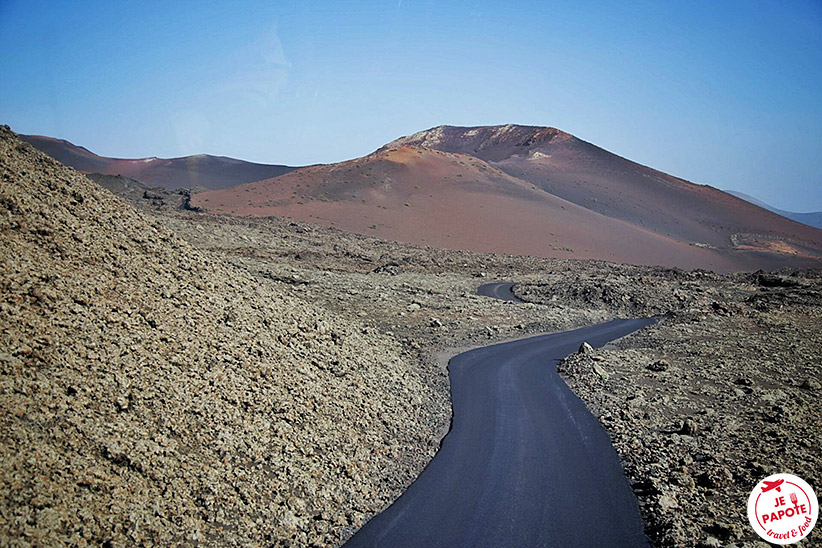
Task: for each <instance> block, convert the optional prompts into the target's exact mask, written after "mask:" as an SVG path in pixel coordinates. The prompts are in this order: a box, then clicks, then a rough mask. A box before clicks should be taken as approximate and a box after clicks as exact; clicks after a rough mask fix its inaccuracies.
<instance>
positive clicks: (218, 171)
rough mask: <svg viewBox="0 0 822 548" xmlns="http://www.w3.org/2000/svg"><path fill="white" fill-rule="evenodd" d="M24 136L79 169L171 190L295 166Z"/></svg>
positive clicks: (228, 182) (223, 183)
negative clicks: (114, 150)
mask: <svg viewBox="0 0 822 548" xmlns="http://www.w3.org/2000/svg"><path fill="white" fill-rule="evenodd" d="M20 138H21V139H23V140H24V141H26V142H28V143H29V144H30V145H32V146H34V147H35V148H37V149H39V150H40V151H41V152H44V153H46V154H48V155H49V156H51V157H52V158H54V159H55V160H57V161H58V162H60V163H61V164H63V165H66V166H69V167H72V168H74V169H76V170H77V171H82V172H86V173H101V174H103V175H123V176H126V177H132V178H134V179H138V180H140V181H142V182H144V183H149V184H150V185H156V186H162V187H164V188H166V189H168V190H176V189H179V188H201V189H209V190H213V189H219V188H226V187H230V186H235V185H238V184H242V183H249V182H252V181H260V180H263V179H270V178H272V177H277V176H279V175H282V174H284V173H288V172H289V171H291V170H292V169H294V168H293V167H291V166H283V165H268V164H257V163H254V162H246V161H244V160H237V159H234V158H228V157H225V156H211V155H208V154H198V155H194V156H183V157H181V158H157V157H150V158H136V159H125V158H108V157H105V156H99V155H97V154H94V153H93V152H91V151H90V150H88V149H87V148H85V147H82V146H78V145H75V144H73V143H71V142H69V141H66V140H63V139H55V138H53V137H45V136H42V135H20Z"/></svg>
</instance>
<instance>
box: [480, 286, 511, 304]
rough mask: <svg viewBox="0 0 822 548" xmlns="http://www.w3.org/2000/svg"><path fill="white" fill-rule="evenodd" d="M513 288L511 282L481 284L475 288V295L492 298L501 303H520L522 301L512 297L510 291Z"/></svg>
mask: <svg viewBox="0 0 822 548" xmlns="http://www.w3.org/2000/svg"><path fill="white" fill-rule="evenodd" d="M513 287H514V284H512V283H511V282H492V283H487V284H482V285H481V286H479V287H478V288H477V295H482V296H483V297H494V298H495V299H499V300H501V301H513V302H515V303H521V302H522V300H521V299H520V298H519V297H517V296H516V295H514V292H513V291H511V288H513Z"/></svg>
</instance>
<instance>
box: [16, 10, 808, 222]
mask: <svg viewBox="0 0 822 548" xmlns="http://www.w3.org/2000/svg"><path fill="white" fill-rule="evenodd" d="M0 51H3V52H4V55H3V58H2V62H1V63H0V123H4V124H8V125H10V126H11V127H12V129H13V130H15V131H17V132H18V133H34V134H42V135H49V136H53V137H59V138H63V139H67V140H69V141H71V142H73V143H75V144H79V145H82V146H85V147H86V148H88V149H90V150H92V151H93V152H95V153H97V154H101V155H104V156H113V157H125V158H135V157H146V156H159V157H176V156H183V155H188V154H198V153H209V154H216V155H224V156H231V157H235V158H241V159H245V160H250V161H255V162H261V163H272V164H288V165H305V164H312V163H328V162H335V161H340V160H345V159H350V158H355V157H359V156H363V155H365V154H368V153H370V152H372V151H373V150H375V149H377V148H379V147H380V146H382V145H383V144H385V143H387V142H389V141H391V140H393V139H395V138H397V137H400V136H402V135H408V134H412V133H415V132H417V131H420V130H423V129H427V128H430V127H433V126H437V125H441V124H451V125H465V126H475V125H491V124H507V123H516V124H525V125H537V126H553V127H557V128H559V129H562V130H564V131H567V132H569V133H572V134H574V135H576V136H577V137H579V138H581V139H584V140H586V141H589V142H592V143H594V144H596V145H599V146H601V147H603V148H605V149H607V150H610V151H612V152H614V153H616V154H619V155H621V156H624V157H626V158H629V159H631V160H634V161H637V162H639V163H642V164H645V165H648V166H651V167H654V168H657V169H660V170H662V171H665V172H668V173H671V174H673V175H676V176H679V177H683V178H685V179H688V180H690V181H693V182H695V183H700V184H710V185H711V186H715V187H718V188H723V189H734V190H739V191H742V192H746V193H748V194H751V195H753V196H755V197H757V198H760V199H762V200H764V201H766V202H768V203H770V204H771V205H773V206H776V207H779V208H782V209H787V210H792V211H822V2H820V1H819V0H816V1H804V2H803V1H801V0H792V1H787V2H785V1H777V2H759V1H753V0H747V1H741V2H737V1H733V0H724V1H722V2H715V1H710V2H702V1H699V0H693V1H687V2H659V1H658V0H655V1H648V2H631V1H620V2H562V3H559V2H557V3H554V2H547V1H539V2H527V1H522V2H486V1H474V2H461V1H448V2H442V1H440V2H435V1H432V0H428V1H414V0H392V1H385V2H303V1H290V2H270V1H269V2H262V1H256V2H255V1H249V2H174V1H170V0H166V1H164V2H151V1H143V2H111V1H110V0H107V1H93V0H92V1H85V2H59V1H56V2H41V1H37V0H23V1H17V0H0Z"/></svg>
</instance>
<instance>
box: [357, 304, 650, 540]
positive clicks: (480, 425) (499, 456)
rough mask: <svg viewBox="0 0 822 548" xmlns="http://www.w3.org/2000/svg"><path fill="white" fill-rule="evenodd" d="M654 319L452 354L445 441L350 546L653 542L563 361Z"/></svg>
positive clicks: (615, 460) (613, 455) (609, 447)
mask: <svg viewBox="0 0 822 548" xmlns="http://www.w3.org/2000/svg"><path fill="white" fill-rule="evenodd" d="M652 321H653V320H614V321H611V322H608V323H604V324H600V325H595V326H591V327H585V328H582V329H577V330H575V331H567V332H564V333H557V334H550V335H541V336H538V337H533V338H530V339H522V340H518V341H514V342H509V343H503V344H497V345H494V346H488V347H484V348H479V349H476V350H471V351H469V352H466V353H464V354H460V355H458V356H456V357H454V358H453V359H452V360H451V362H450V363H449V366H448V369H449V371H450V376H451V393H452V402H453V408H454V418H453V423H452V427H451V431H450V433H449V434H448V435H447V436H446V437H445V439H444V440H443V444H442V448H441V449H440V451H439V452H438V453H437V455H436V456H435V457H434V459H433V460H432V461H431V462H430V464H429V465H428V467H427V468H426V469H425V470H424V471H423V473H422V474H421V475H420V477H419V478H418V479H417V480H416V481H415V482H414V483H413V484H412V485H411V487H409V489H408V490H407V491H406V492H405V493H404V494H403V495H402V496H401V497H400V498H399V499H397V501H396V502H394V504H393V505H391V507H389V508H388V509H386V510H385V511H384V512H382V513H381V514H379V515H378V516H376V517H375V518H373V519H372V520H371V521H370V522H368V523H367V524H366V525H365V526H364V527H363V528H362V529H361V530H360V531H359V532H358V533H357V534H356V535H355V536H354V537H353V538H352V539H351V540H350V541H349V542H348V543H347V544H346V546H347V547H350V548H356V547H366V546H380V547H387V548H400V547H406V546H407V547H420V548H429V547H449V548H454V547H466V548H478V547H489V548H490V547H494V548H503V547H537V546H557V547H576V546H579V547H583V546H585V547H589V546H593V547H610V546H626V547H636V546H647V545H648V542H647V540H646V538H645V535H644V533H643V526H642V520H641V518H640V514H639V508H638V505H637V501H636V497H635V496H634V494H633V492H632V491H631V488H630V486H629V485H628V481H627V480H626V478H625V476H624V474H623V471H622V467H621V466H620V463H619V459H618V457H617V454H616V452H615V450H614V448H613V446H612V445H611V441H610V439H609V437H608V435H607V434H606V432H605V431H604V430H603V428H602V427H601V426H600V424H599V422H598V421H597V420H596V419H595V418H594V417H593V416H592V415H591V414H590V413H589V412H588V410H587V409H586V408H585V405H584V404H583V403H582V402H581V401H580V400H579V399H577V397H576V396H575V395H574V394H573V393H572V392H571V391H570V389H569V388H568V387H567V385H566V384H565V383H564V382H563V381H562V379H560V377H559V376H558V375H557V373H556V363H557V361H558V360H559V359H561V358H562V357H564V356H566V355H567V354H569V353H571V352H574V351H576V350H577V348H578V347H579V345H580V344H581V343H582V341H588V342H589V343H590V344H591V345H593V346H601V345H603V344H605V343H606V342H608V341H610V340H612V339H615V338H618V337H622V336H624V335H627V334H628V333H631V332H632V331H635V330H637V329H640V328H642V327H645V326H646V325H649V324H650V323H652Z"/></svg>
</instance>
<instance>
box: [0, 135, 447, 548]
mask: <svg viewBox="0 0 822 548" xmlns="http://www.w3.org/2000/svg"><path fill="white" fill-rule="evenodd" d="M0 167H2V181H0V249H2V254H0V295H2V304H0V421H2V427H1V428H0V430H2V432H3V435H2V436H0V493H1V494H2V496H1V497H0V500H2V502H0V538H2V539H4V541H5V542H4V544H5V543H8V542H10V543H11V544H15V543H20V544H22V545H36V546H60V545H71V546H84V545H94V546H106V545H111V546H125V545H202V544H209V545H218V546H230V545H241V546H251V545H272V544H279V545H299V546H306V545H335V544H338V543H339V542H340V540H341V539H344V538H345V536H346V535H348V534H350V531H351V530H352V528H354V527H355V526H356V525H357V524H360V523H361V522H362V520H363V519H364V517H365V516H368V515H371V513H373V512H374V511H375V510H376V509H379V508H381V507H383V506H384V505H385V504H387V503H388V502H389V501H390V500H391V497H392V496H396V494H397V492H398V491H399V489H401V488H402V487H403V484H404V483H406V484H407V482H408V481H410V478H412V477H414V476H415V474H416V473H418V472H419V470H420V469H421V467H422V466H423V465H424V463H425V462H427V459H428V458H429V457H430V456H431V454H433V450H434V448H433V446H429V445H428V440H430V439H432V438H433V437H434V430H435V428H436V425H435V423H437V421H435V420H433V418H432V417H433V416H434V415H435V414H436V413H439V415H438V417H439V419H441V418H442V417H443V416H445V409H446V408H447V407H446V405H447V402H445V401H444V395H443V394H440V393H439V392H436V393H435V392H433V390H432V389H431V388H430V384H428V383H429V382H430V379H424V378H423V374H422V373H421V372H420V371H418V370H416V369H414V368H413V367H409V365H408V364H406V363H404V362H403V361H402V359H401V358H400V357H399V354H398V353H397V352H396V351H395V350H394V349H395V348H397V347H398V343H396V341H394V340H393V339H389V338H386V337H385V336H382V335H379V334H377V333H374V332H372V331H373V330H366V329H365V328H364V327H363V326H360V325H358V324H357V323H356V322H352V321H351V320H341V319H339V318H337V317H336V316H334V315H331V314H328V313H326V312H324V311H322V310H320V309H318V308H317V307H315V306H313V305H308V304H305V303H302V302H298V301H295V300H294V299H292V298H289V297H286V296H283V295H280V294H279V293H278V292H277V291H276V290H274V289H273V288H274V287H277V286H275V285H266V284H265V283H264V282H263V283H261V282H260V280H259V279H256V278H252V277H251V276H250V275H249V274H248V273H246V272H245V271H241V270H239V269H238V268H237V267H232V266H230V265H229V264H227V263H225V262H223V261H222V260H220V259H217V258H215V257H213V256H211V255H208V254H204V253H202V252H198V251H195V250H194V249H192V248H191V247H190V246H189V245H188V244H186V243H184V242H182V241H180V240H178V239H176V238H175V237H174V236H173V235H172V234H171V233H170V232H168V231H166V230H165V229H163V228H162V227H161V226H160V225H159V224H157V223H156V222H152V221H149V220H148V219H146V218H145V217H144V216H142V215H141V214H138V213H137V212H136V211H135V210H134V209H132V208H131V207H130V206H127V205H125V204H124V203H123V202H121V201H120V200H119V199H117V198H115V197H114V196H113V195H112V194H110V193H109V192H108V191H106V190H103V189H101V188H100V187H98V186H96V185H95V184H93V183H92V182H90V181H89V180H87V179H86V178H85V177H83V176H82V175H80V174H78V173H77V172H76V171H73V170H70V169H67V168H65V167H63V166H61V165H59V164H58V163H56V162H55V161H53V160H52V159H50V158H48V157H46V156H45V155H43V154H41V153H40V152H38V151H36V150H34V149H33V148H32V147H30V146H29V145H28V144H26V143H24V142H22V141H21V140H19V139H18V138H17V136H16V135H14V134H13V133H12V132H11V131H10V130H9V129H8V127H5V126H3V127H1V128H0ZM364 448H366V449H364ZM397 478H402V479H401V480H398V479H397Z"/></svg>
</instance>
